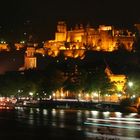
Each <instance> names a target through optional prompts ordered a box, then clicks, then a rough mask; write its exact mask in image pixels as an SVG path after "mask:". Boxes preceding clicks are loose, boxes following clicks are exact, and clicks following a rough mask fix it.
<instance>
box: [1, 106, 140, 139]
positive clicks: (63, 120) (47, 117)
mask: <svg viewBox="0 0 140 140" xmlns="http://www.w3.org/2000/svg"><path fill="white" fill-rule="evenodd" d="M135 115H136V114H121V113H119V112H98V111H88V110H69V109H39V108H20V107H17V108H16V109H15V110H0V138H1V139H2V140H5V139H11V140H14V139H17V140H32V139H34V140H40V139H41V140H55V139H57V140H58V139H61V140H72V139H77V140H92V139H93V140H94V139H95V138H93V137H92V136H91V135H90V134H92V133H94V132H97V130H98V128H99V127H98V126H92V125H88V124H85V121H86V120H87V118H95V119H96V118H98V119H99V118H101V119H102V118H109V117H125V118H128V117H129V118H134V117H135ZM123 125H126V124H123ZM129 126H130V128H129V129H124V128H113V133H114V134H118V133H119V134H120V135H123V136H130V137H137V138H139V137H140V130H139V129H134V128H139V127H140V124H129ZM131 127H132V129H131Z"/></svg>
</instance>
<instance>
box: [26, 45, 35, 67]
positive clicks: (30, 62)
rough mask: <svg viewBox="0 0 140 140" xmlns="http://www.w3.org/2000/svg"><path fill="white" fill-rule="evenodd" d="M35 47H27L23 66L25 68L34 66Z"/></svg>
mask: <svg viewBox="0 0 140 140" xmlns="http://www.w3.org/2000/svg"><path fill="white" fill-rule="evenodd" d="M34 54H35V48H34V47H27V50H26V54H25V57H24V68H25V69H34V68H36V63H37V62H36V57H35V56H34Z"/></svg>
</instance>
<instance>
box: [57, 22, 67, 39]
mask: <svg viewBox="0 0 140 140" xmlns="http://www.w3.org/2000/svg"><path fill="white" fill-rule="evenodd" d="M66 36H67V26H66V23H65V22H64V21H59V22H58V25H57V32H56V33H55V41H56V42H57V41H66Z"/></svg>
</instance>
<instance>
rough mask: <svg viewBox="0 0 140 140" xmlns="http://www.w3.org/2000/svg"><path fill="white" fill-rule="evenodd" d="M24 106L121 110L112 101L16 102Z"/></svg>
mask: <svg viewBox="0 0 140 140" xmlns="http://www.w3.org/2000/svg"><path fill="white" fill-rule="evenodd" d="M16 106H22V107H38V108H59V109H88V110H97V111H120V105H119V104H118V103H111V102H86V101H72V100H69V101H60V100H59V101H58V100H45V101H39V102H37V103H27V104H16Z"/></svg>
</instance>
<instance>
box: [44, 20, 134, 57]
mask: <svg viewBox="0 0 140 140" xmlns="http://www.w3.org/2000/svg"><path fill="white" fill-rule="evenodd" d="M134 40H135V35H134V34H133V33H131V32H130V31H128V30H117V29H115V28H114V27H113V26H105V25H100V26H99V28H97V29H96V28H92V27H90V26H89V25H87V26H86V27H83V25H82V24H81V25H79V26H78V25H76V26H75V29H72V30H67V26H66V24H65V22H63V21H61V22H58V25H57V32H56V33H55V39H54V40H49V41H46V42H45V44H44V48H45V49H47V50H48V55H51V56H53V57H55V56H57V55H58V54H59V52H60V51H63V52H64V54H65V56H68V57H74V58H76V57H81V58H82V57H84V52H85V50H94V51H106V52H112V51H115V50H118V48H119V46H123V48H124V49H126V50H128V51H132V49H133V43H134Z"/></svg>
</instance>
